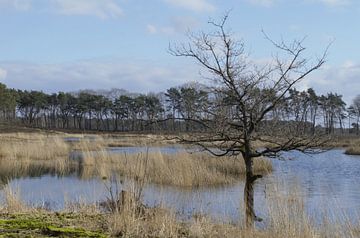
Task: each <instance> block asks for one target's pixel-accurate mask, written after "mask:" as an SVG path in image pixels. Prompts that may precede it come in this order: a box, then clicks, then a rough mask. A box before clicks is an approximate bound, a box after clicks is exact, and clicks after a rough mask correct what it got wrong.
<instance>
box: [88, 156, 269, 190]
mask: <svg viewBox="0 0 360 238" xmlns="http://www.w3.org/2000/svg"><path fill="white" fill-rule="evenodd" d="M81 161H82V164H84V165H88V166H89V165H91V166H94V168H96V169H97V172H98V173H99V175H100V176H101V177H108V174H109V173H110V172H111V171H109V168H111V170H112V171H119V172H120V174H121V175H123V176H126V177H131V178H134V179H135V180H137V179H138V178H139V176H140V177H141V176H146V180H147V181H148V182H150V183H156V184H162V185H175V186H183V187H199V186H216V185H225V184H232V183H235V182H238V181H239V180H240V179H243V178H244V175H245V164H244V161H243V159H242V158H240V157H221V158H219V157H213V156H211V155H209V154H208V153H200V152H199V153H193V154H190V153H187V152H185V151H184V152H178V153H176V154H165V153H161V152H160V151H158V152H151V153H138V154H109V153H108V152H106V151H100V152H97V153H93V152H89V151H87V152H85V153H84V154H83V158H82V160H81ZM271 171H272V164H271V162H270V160H268V159H265V158H258V159H256V160H255V161H254V172H255V173H258V174H267V173H269V172H271ZM93 172H96V171H93Z"/></svg>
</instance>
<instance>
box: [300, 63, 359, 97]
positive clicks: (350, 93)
mask: <svg viewBox="0 0 360 238" xmlns="http://www.w3.org/2000/svg"><path fill="white" fill-rule="evenodd" d="M359 79H360V64H359V63H356V62H353V61H350V60H349V61H346V62H344V63H343V64H342V65H339V66H327V67H326V68H325V67H324V68H323V69H322V70H320V71H318V72H317V73H316V74H314V75H312V76H311V77H308V78H306V79H305V80H304V82H303V84H304V85H306V86H307V87H312V88H314V89H315V91H316V92H319V94H326V93H328V92H334V93H338V94H341V95H343V99H344V100H345V102H346V103H348V104H349V103H351V101H352V99H353V98H354V97H355V96H356V95H358V94H360V91H359V88H360V80H359Z"/></svg>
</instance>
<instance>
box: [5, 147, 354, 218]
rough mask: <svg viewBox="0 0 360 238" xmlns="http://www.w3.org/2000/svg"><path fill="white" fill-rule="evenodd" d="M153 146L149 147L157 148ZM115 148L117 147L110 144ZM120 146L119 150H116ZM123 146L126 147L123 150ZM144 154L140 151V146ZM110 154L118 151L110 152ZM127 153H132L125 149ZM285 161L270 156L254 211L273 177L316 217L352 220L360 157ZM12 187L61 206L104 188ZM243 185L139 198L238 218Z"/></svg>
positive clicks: (50, 182)
mask: <svg viewBox="0 0 360 238" xmlns="http://www.w3.org/2000/svg"><path fill="white" fill-rule="evenodd" d="M159 148H163V152H165V151H167V152H168V153H175V152H176V151H178V149H179V148H178V147H168V148H166V147H165V148H164V147H159ZM159 148H152V149H151V150H152V151H158V150H159ZM116 149H117V150H118V148H116ZM123 149H124V148H122V150H121V152H124V151H123ZM125 149H127V148H125ZM143 150H144V151H143V152H146V149H143ZM113 152H120V151H115V149H114V150H113ZM127 152H128V153H131V152H132V151H127ZM283 157H284V158H290V160H289V159H287V160H273V165H274V172H273V174H271V175H269V176H267V177H265V178H263V179H260V180H258V181H257V183H256V185H255V197H256V198H255V207H256V212H257V215H259V216H260V217H263V218H265V219H266V217H267V214H266V213H267V208H266V201H267V200H266V197H269V196H271V187H272V186H273V184H274V181H280V182H277V183H279V184H281V185H283V186H282V187H281V186H276V188H277V191H278V192H281V193H283V192H289V191H290V192H291V191H294V188H297V189H295V190H296V192H297V193H296V194H297V195H298V196H300V197H301V198H302V199H303V200H304V202H305V207H306V209H307V211H308V213H309V214H311V215H312V216H313V217H314V218H315V219H316V220H318V221H319V219H320V218H321V216H322V215H324V214H325V215H327V216H328V217H329V216H330V219H331V217H332V216H334V217H339V216H340V217H341V216H342V215H344V214H345V216H346V217H347V218H350V219H352V220H355V219H356V218H357V217H358V216H357V215H358V214H357V212H358V211H360V185H359V181H360V157H359V156H348V155H345V154H343V151H342V150H333V151H328V152H325V153H322V154H316V155H303V154H301V153H297V152H287V153H284V154H283ZM10 186H11V187H13V188H14V191H16V188H17V187H18V188H19V189H20V191H21V196H22V198H23V199H24V200H25V201H26V202H27V203H29V204H35V205H43V204H44V203H47V204H50V205H51V206H52V207H53V208H54V209H61V208H62V207H63V204H64V202H65V201H67V202H69V201H81V202H89V203H92V202H96V201H99V200H102V199H104V198H105V196H106V195H108V192H107V190H106V188H105V182H104V181H101V180H98V179H89V180H80V179H78V178H77V177H76V176H69V177H54V176H49V175H46V176H42V177H37V178H21V179H15V180H13V181H11V182H10ZM243 187H244V184H243V183H242V182H239V183H238V184H235V185H232V186H226V187H221V188H211V189H209V188H200V189H179V188H174V187H169V186H166V187H160V186H156V185H148V186H146V188H145V190H144V202H145V203H146V204H148V205H158V204H164V205H165V206H168V207H172V208H173V209H174V210H176V211H177V212H178V213H179V214H180V215H181V216H182V217H188V216H190V215H191V214H193V213H194V212H201V213H207V214H209V215H211V216H212V217H214V218H215V219H230V220H232V221H237V220H239V217H240V216H241V215H242V212H241V210H242V208H243V203H242V199H243Z"/></svg>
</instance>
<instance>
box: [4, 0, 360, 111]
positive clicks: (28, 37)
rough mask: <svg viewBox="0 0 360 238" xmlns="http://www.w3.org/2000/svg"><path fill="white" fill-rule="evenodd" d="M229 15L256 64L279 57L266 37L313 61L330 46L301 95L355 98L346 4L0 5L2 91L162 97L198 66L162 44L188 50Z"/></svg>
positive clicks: (241, 0) (80, 1)
mask: <svg viewBox="0 0 360 238" xmlns="http://www.w3.org/2000/svg"><path fill="white" fill-rule="evenodd" d="M293 9H296V10H295V11H294V10H293ZM228 10H231V12H230V18H229V24H228V26H229V28H231V30H232V32H234V34H235V35H236V36H237V37H239V38H241V39H243V40H244V43H245V47H246V50H247V52H249V54H250V57H251V59H252V60H254V61H256V62H260V63H261V62H262V61H266V60H269V57H271V54H272V53H275V51H274V50H275V49H274V48H273V47H271V44H270V43H269V42H268V41H267V40H266V39H264V35H263V34H262V32H261V31H262V29H263V30H264V31H265V32H266V33H267V34H268V35H270V37H271V38H272V39H275V40H279V39H281V38H283V39H284V40H285V41H291V40H293V39H299V38H302V37H305V36H306V37H307V38H306V41H305V43H304V45H305V46H307V47H308V49H307V54H309V55H310V56H317V55H319V54H321V53H322V52H323V50H324V49H325V48H326V46H327V45H328V44H329V43H330V42H333V44H332V46H331V48H330V51H329V56H328V57H327V63H326V65H325V66H324V67H323V68H322V69H321V70H320V71H318V72H316V73H315V74H313V75H311V76H310V77H308V78H306V79H305V80H304V81H303V82H302V83H301V85H299V86H298V87H297V88H298V90H304V89H307V88H309V87H312V88H314V89H315V91H316V92H318V93H319V94H326V93H327V92H334V93H338V94H341V95H343V99H344V101H345V102H346V103H347V104H350V103H351V101H352V99H353V98H355V96H356V95H357V94H358V92H357V89H358V88H360V81H359V80H358V79H357V78H358V77H359V76H360V64H359V62H360V59H359V55H358V54H357V52H360V46H359V45H358V44H356V42H359V41H358V40H360V33H357V32H355V31H353V30H352V29H351V28H349V27H348V26H349V25H353V24H354V22H356V20H357V19H359V14H358V13H359V12H360V3H359V2H356V1H352V0H301V1H283V0H231V1H226V2H224V1H220V0H193V1H190V0H186V1H176V0H155V1H139V2H138V3H132V2H131V1H128V0H77V1H70V0H51V1H44V0H39V1H34V0H1V1H0V12H1V13H2V14H1V16H0V18H1V20H2V21H1V23H0V29H1V30H2V33H3V34H2V35H3V37H2V39H1V44H0V52H1V57H0V82H2V83H4V84H6V85H7V86H8V87H10V88H16V89H22V90H39V91H44V92H46V93H54V92H59V91H64V92H70V91H78V90H86V89H90V90H110V89H112V88H119V89H125V90H127V91H129V92H135V93H149V92H154V93H158V92H161V91H165V90H166V89H168V88H170V87H173V86H179V85H182V84H184V83H187V82H192V81H195V82H200V83H201V82H203V81H204V79H202V78H201V76H200V74H199V73H198V72H199V70H200V69H199V67H197V66H196V65H194V63H193V62H192V61H191V60H187V59H182V58H177V57H174V56H171V55H170V54H169V53H168V52H167V48H168V45H169V43H177V42H185V41H186V38H185V33H186V31H187V30H190V31H195V32H196V31H199V30H204V31H206V30H207V29H208V26H207V22H208V20H209V19H215V20H216V19H219V17H221V16H222V15H223V14H224V13H225V12H226V11H228ZM269 48H271V49H269Z"/></svg>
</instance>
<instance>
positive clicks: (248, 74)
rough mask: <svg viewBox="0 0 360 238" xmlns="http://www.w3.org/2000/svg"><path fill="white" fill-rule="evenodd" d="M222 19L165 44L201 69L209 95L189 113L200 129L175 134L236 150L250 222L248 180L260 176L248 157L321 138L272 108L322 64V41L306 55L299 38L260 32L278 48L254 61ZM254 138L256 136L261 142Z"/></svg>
mask: <svg viewBox="0 0 360 238" xmlns="http://www.w3.org/2000/svg"><path fill="white" fill-rule="evenodd" d="M227 20H228V15H225V16H224V17H223V18H222V19H221V20H220V21H219V22H216V21H210V22H209V24H210V25H211V26H212V27H213V29H214V30H213V31H211V32H199V33H193V32H192V33H189V34H188V40H189V41H188V42H186V43H180V44H173V45H170V47H169V51H170V53H171V54H172V55H174V56H180V57H188V58H192V59H194V60H195V61H196V62H197V63H198V64H199V65H200V66H201V67H202V68H203V69H205V70H206V72H207V73H206V78H207V79H208V80H209V84H208V86H209V91H210V92H209V93H210V95H212V96H211V98H212V100H211V104H210V106H209V107H208V108H207V109H206V111H205V112H204V113H206V114H207V116H206V118H207V119H204V117H201V118H200V117H199V118H196V119H194V121H195V122H197V123H199V124H201V125H202V126H203V128H204V133H196V134H192V135H187V136H186V137H181V138H180V139H181V140H182V141H183V142H187V143H191V144H195V145H198V146H201V147H202V148H204V149H205V150H207V151H209V152H210V153H212V154H213V155H216V156H225V155H242V157H243V159H244V161H245V164H246V185H245V189H244V200H245V204H246V211H245V214H246V224H247V226H249V227H251V226H253V224H254V221H255V220H257V219H258V218H257V217H256V216H255V214H254V190H253V184H254V182H255V181H256V180H257V179H258V178H261V175H255V174H253V168H252V164H253V160H254V159H255V158H258V157H261V156H270V157H273V156H277V154H278V153H279V152H281V151H290V150H300V151H303V152H311V151H313V149H314V148H316V147H318V146H319V143H321V141H322V140H321V138H320V137H319V135H317V134H316V133H315V134H314V135H310V134H306V133H304V130H303V128H300V127H303V126H304V123H297V122H295V121H293V120H285V119H284V118H283V117H282V115H281V113H278V112H279V111H280V109H279V108H281V107H283V105H284V104H285V103H286V101H287V100H288V97H289V90H291V89H293V88H294V86H295V85H297V84H298V83H299V82H300V81H301V80H302V79H304V78H305V77H307V76H308V75H309V74H310V73H312V72H314V71H316V70H318V69H319V68H320V67H321V66H322V65H323V64H324V62H325V58H326V54H327V49H328V47H326V48H325V50H324V52H323V53H322V54H321V55H320V56H319V57H315V58H310V57H309V56H306V54H305V53H306V48H305V47H304V46H303V40H295V41H293V42H291V43H285V42H284V41H281V42H275V41H273V40H271V39H270V38H269V37H268V36H267V35H266V34H265V33H264V36H265V38H266V39H267V40H268V41H269V42H270V45H272V46H274V48H275V49H276V50H277V51H278V52H277V54H276V56H274V57H273V60H272V61H270V62H268V63H266V64H258V63H256V62H254V61H252V60H251V59H250V57H249V55H248V54H247V53H246V51H245V47H244V43H243V41H242V40H239V39H237V38H236V37H235V35H234V34H233V33H232V32H231V31H230V30H227V28H226V23H227ZM203 76H205V75H204V74H203ZM255 142H256V143H259V142H260V143H261V144H262V146H261V148H259V147H256V146H255V144H254V143H255Z"/></svg>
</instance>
